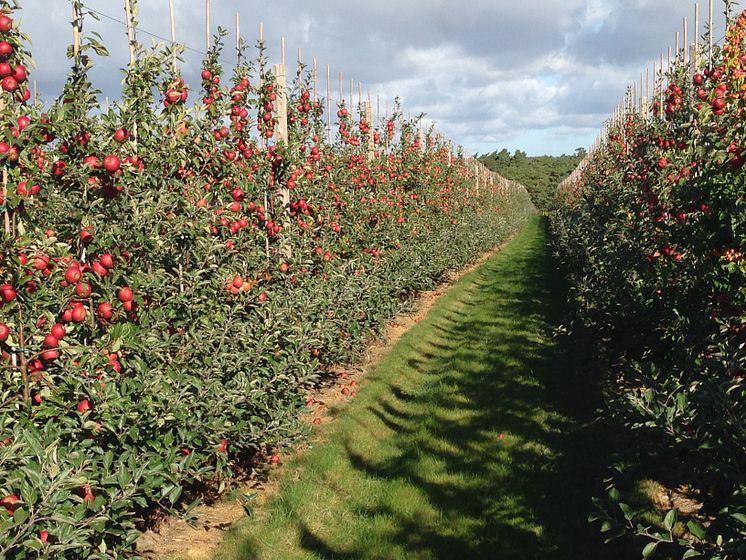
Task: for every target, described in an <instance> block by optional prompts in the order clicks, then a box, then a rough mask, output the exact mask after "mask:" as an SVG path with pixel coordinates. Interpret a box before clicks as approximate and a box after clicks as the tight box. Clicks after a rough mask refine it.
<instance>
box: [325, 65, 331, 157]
mask: <svg viewBox="0 0 746 560" xmlns="http://www.w3.org/2000/svg"><path fill="white" fill-rule="evenodd" d="M326 141H327V142H328V143H329V144H331V143H332V69H331V67H330V66H329V65H328V64H327V65H326Z"/></svg>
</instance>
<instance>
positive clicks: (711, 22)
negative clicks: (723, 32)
mask: <svg viewBox="0 0 746 560" xmlns="http://www.w3.org/2000/svg"><path fill="white" fill-rule="evenodd" d="M714 3H715V2H714V0H710V13H709V19H708V25H707V27H708V29H707V38H708V40H709V42H710V64H712V57H713V55H714V53H715V5H714Z"/></svg>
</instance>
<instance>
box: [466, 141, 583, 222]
mask: <svg viewBox="0 0 746 560" xmlns="http://www.w3.org/2000/svg"><path fill="white" fill-rule="evenodd" d="M585 156H586V153H585V150H584V149H583V148H578V149H577V150H575V153H574V154H572V155H561V156H530V157H529V156H528V155H526V152H523V151H521V150H516V151H515V153H514V154H513V155H512V156H511V155H510V152H508V150H506V149H505V148H503V149H502V150H500V151H499V152H498V151H494V152H492V153H489V154H484V155H482V156H479V158H478V159H479V161H481V162H482V163H483V164H484V165H485V166H486V167H487V168H488V169H490V170H492V171H494V172H495V173H499V174H500V175H502V176H503V177H505V178H507V179H510V180H512V181H516V182H518V183H520V184H522V185H524V186H525V187H526V190H527V191H528V193H529V194H530V195H531V200H532V201H533V203H534V204H535V205H536V207H537V208H539V209H540V210H547V209H548V208H549V207H550V206H551V202H552V200H553V199H554V192H555V190H556V189H557V185H558V184H559V183H560V181H562V179H564V178H565V177H567V176H568V175H569V174H570V173H571V172H572V171H573V169H575V167H577V165H578V164H579V163H580V162H581V161H582V160H583V159H584V158H585Z"/></svg>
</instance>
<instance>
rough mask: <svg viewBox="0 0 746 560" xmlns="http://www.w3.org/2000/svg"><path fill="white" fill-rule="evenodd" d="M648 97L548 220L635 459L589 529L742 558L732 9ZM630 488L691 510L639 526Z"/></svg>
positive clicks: (745, 217) (736, 54)
mask: <svg viewBox="0 0 746 560" xmlns="http://www.w3.org/2000/svg"><path fill="white" fill-rule="evenodd" d="M663 87H665V93H664V95H663V96H662V102H661V100H660V99H659V100H657V101H656V102H655V103H654V104H653V106H652V107H651V109H652V110H651V114H649V115H648V114H640V113H632V114H629V115H627V116H626V117H625V118H624V119H623V121H622V122H621V123H620V124H619V125H618V126H615V127H612V128H611V130H610V132H609V135H608V138H606V139H605V142H604V143H603V144H602V147H601V148H600V149H599V150H598V151H597V152H596V153H595V154H594V155H593V157H592V158H591V159H590V161H589V162H588V165H587V166H586V167H585V169H584V170H583V171H582V173H581V174H580V177H579V178H578V179H577V180H576V181H571V182H569V183H567V184H566V185H564V187H563V188H562V189H561V190H560V192H559V196H558V199H557V204H556V208H555V211H554V213H553V220H552V221H553V227H554V232H555V234H556V236H557V248H558V251H559V253H560V255H561V257H562V260H563V261H564V262H565V264H566V265H567V267H568V270H569V271H570V275H571V280H572V286H573V296H574V299H575V300H576V302H577V304H578V308H577V309H578V314H579V317H578V318H579V319H580V320H581V321H582V322H583V323H584V324H585V325H586V326H587V327H588V328H590V330H591V331H592V332H594V333H595V334H596V335H597V336H598V337H599V338H600V339H604V340H606V341H608V346H609V347H608V350H609V352H610V356H611V357H612V358H613V359H614V361H615V362H617V363H619V364H621V365H620V366H619V370H618V378H617V379H615V380H614V383H613V384H612V388H611V391H612V399H611V401H610V403H609V410H608V412H609V415H611V416H612V417H614V418H619V419H621V420H623V421H624V423H625V425H626V426H627V427H628V428H629V429H630V430H633V433H634V434H635V436H634V441H635V442H637V443H638V445H639V451H640V458H639V463H638V464H637V465H633V466H630V465H628V466H627V468H626V469H620V474H618V475H617V476H616V477H615V480H614V483H613V484H614V485H616V487H614V488H613V489H612V491H611V492H610V495H609V504H608V506H607V507H606V508H601V510H602V511H601V512H600V513H599V515H598V518H599V519H601V520H602V522H603V525H602V530H603V531H605V532H606V533H607V535H608V536H610V537H611V538H614V537H618V536H620V535H622V534H624V532H625V531H630V532H633V533H637V534H638V535H640V536H641V537H642V538H643V540H644V541H645V543H646V544H645V549H644V553H643V555H644V556H645V557H650V556H652V554H653V553H654V552H655V550H656V549H661V551H665V552H666V553H669V554H678V555H680V556H681V557H683V558H692V557H696V556H702V557H706V558H716V559H726V558H727V559H735V558H742V557H743V555H744V554H746V501H744V496H746V430H744V426H746V197H745V196H744V193H746V173H745V172H744V163H746V143H745V140H744V139H746V119H744V114H745V112H746V12H744V13H743V14H741V15H740V16H739V17H738V18H736V19H735V20H733V21H731V22H730V24H729V29H728V32H727V35H726V38H725V42H724V43H723V45H722V47H719V48H717V49H716V51H715V53H714V56H713V59H712V60H711V61H710V63H709V64H708V65H707V66H706V67H702V68H692V66H691V65H689V64H681V63H680V64H678V65H676V66H675V67H674V68H673V70H672V71H671V73H670V74H669V75H668V76H667V84H664V85H663ZM645 478H653V479H655V480H658V481H661V482H662V483H663V484H664V485H665V486H666V487H667V488H669V489H670V490H671V491H672V492H673V493H682V494H685V495H686V496H688V499H689V502H688V503H689V504H694V506H695V507H690V508H687V510H685V511H677V510H676V509H672V510H671V511H669V512H668V513H667V514H666V516H665V519H663V520H662V521H661V523H660V524H659V525H658V526H655V525H653V526H651V525H650V524H649V523H645V522H644V521H643V519H644V517H642V516H641V515H640V513H639V512H638V511H636V510H635V508H634V507H633V506H631V505H630V504H631V502H628V501H627V500H629V498H630V493H631V492H630V488H631V481H635V480H641V479H645ZM620 491H621V493H620ZM625 496H626V498H627V500H625ZM620 500H621V502H620Z"/></svg>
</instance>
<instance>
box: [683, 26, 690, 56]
mask: <svg viewBox="0 0 746 560" xmlns="http://www.w3.org/2000/svg"><path fill="white" fill-rule="evenodd" d="M688 56H689V19H688V18H687V17H684V65H686V63H687V62H688Z"/></svg>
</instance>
